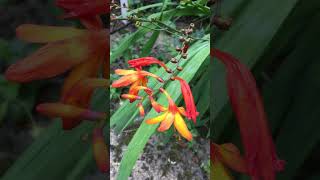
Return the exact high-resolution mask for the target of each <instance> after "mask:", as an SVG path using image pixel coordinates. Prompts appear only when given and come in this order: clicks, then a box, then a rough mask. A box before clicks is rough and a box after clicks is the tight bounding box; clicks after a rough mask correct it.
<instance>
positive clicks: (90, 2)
mask: <svg viewBox="0 0 320 180" xmlns="http://www.w3.org/2000/svg"><path fill="white" fill-rule="evenodd" d="M56 4H57V6H59V7H61V8H63V9H65V10H66V11H67V14H66V15H65V16H64V18H73V17H83V16H95V15H101V14H107V13H109V12H110V7H109V3H107V1H106V0H57V1H56Z"/></svg>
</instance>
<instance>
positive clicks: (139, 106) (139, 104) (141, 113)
mask: <svg viewBox="0 0 320 180" xmlns="http://www.w3.org/2000/svg"><path fill="white" fill-rule="evenodd" d="M137 106H138V108H139V112H140V116H141V117H144V115H145V112H144V108H143V105H142V103H141V102H140V103H138V105H137Z"/></svg>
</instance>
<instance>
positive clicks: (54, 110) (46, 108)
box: [36, 103, 106, 120]
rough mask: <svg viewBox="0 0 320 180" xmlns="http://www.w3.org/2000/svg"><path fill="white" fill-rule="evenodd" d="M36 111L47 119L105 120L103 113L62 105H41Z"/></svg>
mask: <svg viewBox="0 0 320 180" xmlns="http://www.w3.org/2000/svg"><path fill="white" fill-rule="evenodd" d="M36 109H37V111H39V112H40V113H42V114H44V115H47V116H49V117H62V118H66V119H74V118H79V119H84V120H97V119H105V118H106V114H105V113H100V112H94V111H91V110H88V109H84V108H79V107H76V106H72V105H68V104H63V103H43V104H39V105H38V106H37V108H36Z"/></svg>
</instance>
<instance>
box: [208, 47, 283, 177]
mask: <svg viewBox="0 0 320 180" xmlns="http://www.w3.org/2000/svg"><path fill="white" fill-rule="evenodd" d="M213 56H215V57H217V58H218V59H220V60H221V61H222V62H223V63H224V65H225V66H226V69H227V86H228V94H229V98H230V101H231V106H232V108H233V110H234V112H235V114H236V117H237V120H238V124H239V127H240V133H241V137H242V142H243V144H244V149H245V155H246V161H247V165H248V169H249V174H250V175H251V176H252V177H253V178H256V179H262V180H274V179H275V172H276V171H279V170H281V169H282V167H283V163H284V162H283V161H281V160H278V157H277V154H276V150H275V146H274V144H273V142H272V136H271V135H270V131H269V128H268V124H267V117H266V114H265V111H264V107H263V103H262V99H261V96H260V94H259V91H258V88H257V86H256V83H255V79H254V77H253V75H252V74H251V72H250V70H249V69H248V68H247V67H246V66H244V65H243V64H241V63H240V62H239V60H237V59H235V58H234V57H232V56H231V55H229V54H227V53H224V52H222V51H219V50H216V49H214V50H213ZM279 165H280V166H279ZM281 166H282V167H281Z"/></svg>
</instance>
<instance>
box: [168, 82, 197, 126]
mask: <svg viewBox="0 0 320 180" xmlns="http://www.w3.org/2000/svg"><path fill="white" fill-rule="evenodd" d="M174 79H176V80H178V81H179V82H180V86H181V92H182V95H183V99H184V102H185V104H186V116H187V117H188V118H189V119H192V120H193V122H194V123H196V120H197V116H198V114H199V112H198V111H197V107H196V105H195V103H194V99H193V95H192V92H191V89H190V86H189V84H188V83H187V82H186V81H185V80H184V79H182V78H180V77H175V78H174Z"/></svg>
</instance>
